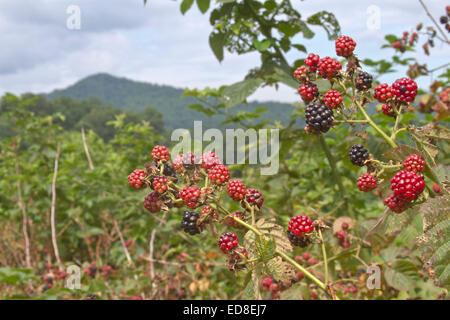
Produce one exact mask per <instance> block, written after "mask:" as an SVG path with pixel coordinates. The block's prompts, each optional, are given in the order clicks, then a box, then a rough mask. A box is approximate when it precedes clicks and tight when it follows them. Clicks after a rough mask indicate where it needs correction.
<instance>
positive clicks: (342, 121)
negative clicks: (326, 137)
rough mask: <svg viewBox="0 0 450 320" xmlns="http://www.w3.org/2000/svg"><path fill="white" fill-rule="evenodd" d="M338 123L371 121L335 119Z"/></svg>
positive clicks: (365, 121)
mask: <svg viewBox="0 0 450 320" xmlns="http://www.w3.org/2000/svg"><path fill="white" fill-rule="evenodd" d="M334 122H336V123H369V121H367V120H334Z"/></svg>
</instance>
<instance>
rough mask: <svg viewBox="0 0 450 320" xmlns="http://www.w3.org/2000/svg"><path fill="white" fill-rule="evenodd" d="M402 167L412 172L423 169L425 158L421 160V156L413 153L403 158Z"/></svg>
mask: <svg viewBox="0 0 450 320" xmlns="http://www.w3.org/2000/svg"><path fill="white" fill-rule="evenodd" d="M403 167H404V168H405V169H406V170H408V171H412V172H418V171H423V170H425V160H423V158H422V156H420V155H418V154H416V153H414V154H412V155H410V156H408V157H407V158H406V159H405V161H404V162H403Z"/></svg>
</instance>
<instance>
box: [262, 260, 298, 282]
mask: <svg viewBox="0 0 450 320" xmlns="http://www.w3.org/2000/svg"><path fill="white" fill-rule="evenodd" d="M265 266H266V269H267V273H268V274H270V275H271V276H272V277H273V278H274V279H275V280H278V281H280V280H281V281H283V282H288V281H291V280H293V279H296V278H297V272H296V271H295V268H294V267H293V266H292V265H290V264H289V263H287V262H284V261H283V259H282V258H281V257H275V258H273V259H271V260H270V261H268V262H267V263H266V264H265Z"/></svg>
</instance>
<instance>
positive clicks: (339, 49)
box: [335, 36, 356, 58]
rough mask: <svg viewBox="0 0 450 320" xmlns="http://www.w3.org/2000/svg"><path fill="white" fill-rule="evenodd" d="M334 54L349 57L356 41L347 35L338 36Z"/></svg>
mask: <svg viewBox="0 0 450 320" xmlns="http://www.w3.org/2000/svg"><path fill="white" fill-rule="evenodd" d="M335 45H336V54H337V55H338V56H341V57H345V58H347V57H350V56H351V55H352V54H353V50H355V47H356V42H355V40H353V39H352V38H350V37H349V36H340V37H339V38H337V39H336V41H335Z"/></svg>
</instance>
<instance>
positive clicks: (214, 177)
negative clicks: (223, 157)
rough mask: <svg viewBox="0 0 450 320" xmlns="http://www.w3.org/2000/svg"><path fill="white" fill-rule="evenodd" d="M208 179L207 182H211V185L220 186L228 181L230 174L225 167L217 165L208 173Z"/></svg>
mask: <svg viewBox="0 0 450 320" xmlns="http://www.w3.org/2000/svg"><path fill="white" fill-rule="evenodd" d="M208 177H209V180H211V183H213V184H216V185H221V184H225V183H227V182H228V180H230V172H229V171H228V168H227V167H226V166H224V165H223V164H219V165H217V166H215V167H214V168H212V169H211V170H210V171H209V173H208Z"/></svg>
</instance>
